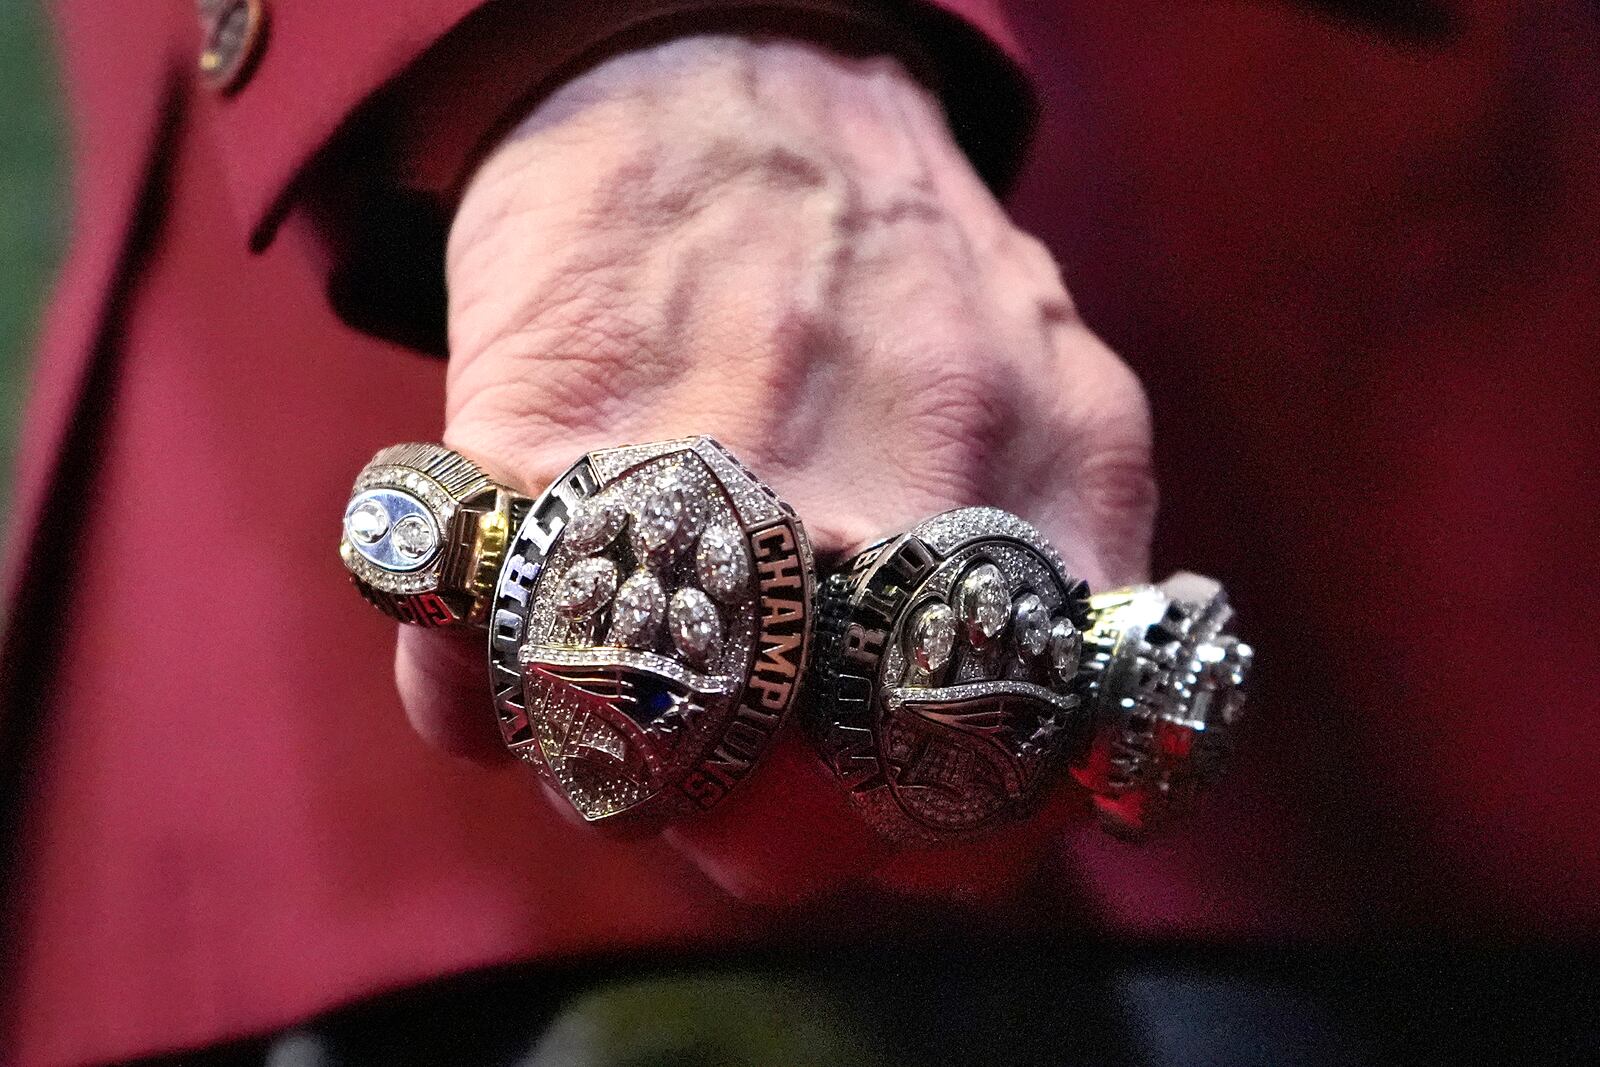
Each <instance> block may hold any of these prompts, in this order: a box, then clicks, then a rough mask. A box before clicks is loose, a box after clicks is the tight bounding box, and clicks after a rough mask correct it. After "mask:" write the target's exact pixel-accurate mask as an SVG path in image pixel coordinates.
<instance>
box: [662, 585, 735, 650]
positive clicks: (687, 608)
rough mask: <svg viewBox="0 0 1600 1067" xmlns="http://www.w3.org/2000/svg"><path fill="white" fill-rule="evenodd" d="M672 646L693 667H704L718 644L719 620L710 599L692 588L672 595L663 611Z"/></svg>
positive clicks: (720, 637) (719, 636)
mask: <svg viewBox="0 0 1600 1067" xmlns="http://www.w3.org/2000/svg"><path fill="white" fill-rule="evenodd" d="M667 619H668V624H669V628H670V629H671V631H672V643H673V644H674V645H677V646H678V651H679V652H681V653H682V654H683V657H684V658H685V659H687V660H688V661H689V662H690V663H692V664H694V665H695V666H696V667H703V666H705V665H706V664H707V663H708V662H709V661H710V659H711V656H712V654H713V653H714V652H716V650H717V647H718V646H719V645H720V644H721V643H722V619H721V617H720V616H718V615H717V606H716V605H715V604H713V603H712V602H711V598H710V597H708V596H706V595H705V594H704V593H702V592H701V591H700V590H698V589H695V588H693V587H689V588H685V589H680V590H678V591H677V592H676V593H673V594H672V604H671V606H670V607H669V608H668V609H667Z"/></svg>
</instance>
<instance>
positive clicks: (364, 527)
mask: <svg viewBox="0 0 1600 1067" xmlns="http://www.w3.org/2000/svg"><path fill="white" fill-rule="evenodd" d="M346 521H347V522H348V525H349V529H350V538H351V540H353V541H359V542H360V543H361V544H363V545H375V544H377V543H378V542H379V541H382V540H383V535H384V534H386V533H388V532H389V510H388V509H387V508H385V507H384V506H383V505H382V504H380V503H378V502H377V501H376V500H369V501H367V502H366V503H365V504H362V505H361V506H360V507H358V508H356V509H355V510H354V511H352V512H351V513H350V518H349V519H348V520H346Z"/></svg>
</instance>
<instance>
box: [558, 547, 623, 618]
mask: <svg viewBox="0 0 1600 1067" xmlns="http://www.w3.org/2000/svg"><path fill="white" fill-rule="evenodd" d="M616 589H617V565H616V564H615V563H612V562H611V561H610V560H609V559H606V558H604V557H603V556H599V557H595V558H593V559H580V560H579V561H578V562H576V563H574V564H573V565H572V566H571V567H569V568H568V569H567V573H566V577H564V578H563V579H562V580H561V585H560V586H559V587H558V588H557V589H556V598H555V599H556V610H557V611H559V612H561V614H563V615H565V616H566V617H567V618H569V619H586V618H588V617H589V616H590V615H593V614H594V613H595V612H597V611H599V610H600V609H601V608H603V607H604V606H605V604H606V601H608V600H610V599H611V594H612V593H614V592H616Z"/></svg>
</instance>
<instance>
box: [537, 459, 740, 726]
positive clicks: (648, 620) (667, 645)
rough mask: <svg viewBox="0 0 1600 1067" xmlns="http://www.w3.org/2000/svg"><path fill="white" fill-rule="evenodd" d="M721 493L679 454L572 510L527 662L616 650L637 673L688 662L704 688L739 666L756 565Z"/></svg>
mask: <svg viewBox="0 0 1600 1067" xmlns="http://www.w3.org/2000/svg"><path fill="white" fill-rule="evenodd" d="M715 485H716V483H715V481H714V480H713V479H712V478H711V477H710V476H709V472H708V471H707V470H706V468H705V466H704V465H703V464H701V463H699V461H698V460H697V459H696V457H695V456H694V455H692V454H691V455H683V454H681V453H680V454H678V455H676V456H668V457H664V458H662V459H659V460H656V461H654V462H650V463H646V464H645V465H644V466H643V467H642V468H637V469H635V470H634V471H632V472H630V473H629V474H627V475H626V476H624V477H621V478H619V479H618V480H616V481H614V482H613V483H612V484H610V485H608V486H607V487H606V488H604V489H602V490H601V491H600V492H598V493H597V494H596V495H594V496H591V497H589V498H588V499H587V500H585V501H583V503H582V504H580V505H579V506H577V507H576V508H574V509H573V512H572V514H571V515H570V517H569V519H568V522H567V525H566V528H565V530H564V532H563V533H562V536H561V539H560V541H558V542H557V545H556V547H555V549H554V550H553V551H552V554H551V558H550V563H549V567H548V571H547V574H546V578H545V581H547V582H549V583H550V584H549V586H548V588H549V589H550V590H551V591H550V593H549V594H548V595H547V596H539V597H538V598H537V599H536V605H535V610H534V612H533V617H534V619H535V626H534V627H530V641H529V645H528V647H527V648H525V649H524V660H530V659H535V660H536V659H548V658H549V656H550V654H551V653H552V651H553V650H556V649H561V648H567V649H578V650H583V652H584V656H585V658H586V659H588V660H589V661H596V659H597V658H598V659H611V660H617V656H616V653H615V652H614V651H613V650H621V649H628V650H631V651H632V652H634V653H636V655H635V656H634V657H632V658H631V659H630V660H629V662H630V663H632V664H634V665H638V664H640V663H650V664H654V666H653V667H652V668H651V669H652V670H655V671H657V672H658V673H662V674H663V675H672V674H675V672H674V671H672V670H671V668H672V667H673V666H674V665H676V664H682V665H683V667H685V668H687V669H688V672H689V673H688V674H687V675H686V676H685V677H687V678H688V679H690V680H691V681H693V682H694V683H695V684H696V686H697V687H699V686H701V685H702V684H703V683H705V682H706V681H707V680H708V679H711V678H718V679H722V680H723V681H724V682H725V681H726V679H727V677H731V676H732V674H733V672H735V671H736V670H737V669H738V668H740V667H742V666H743V665H744V662H745V660H746V657H747V656H748V655H750V653H751V651H752V650H751V648H750V647H749V645H750V643H751V641H753V636H751V635H752V634H753V631H754V625H753V624H754V620H755V616H754V603H755V595H754V594H755V589H754V583H753V581H752V578H753V574H754V564H753V562H752V560H751V556H750V548H749V544H748V542H747V540H746V538H745V536H744V533H743V531H742V530H741V529H740V528H739V527H738V526H737V516H736V515H735V514H734V513H733V511H732V509H730V508H729V506H728V504H727V502H726V501H725V500H724V499H723V498H721V497H720V496H719V495H718V494H717V493H716V492H715V491H714V486H715ZM541 604H543V605H546V606H545V607H541V606H540V605H541ZM542 613H543V614H542ZM540 620H543V624H542V625H541V624H540ZM541 631H542V634H543V636H540V632H541ZM618 662H620V661H618ZM692 714H693V709H692V707H688V708H686V707H682V706H674V707H673V708H670V709H667V710H666V711H663V713H662V714H661V715H660V716H658V718H657V719H656V720H655V721H654V722H652V723H650V724H648V725H649V727H650V728H652V729H658V730H662V731H665V732H669V733H670V732H672V730H673V729H675V728H676V727H677V726H680V725H682V724H681V723H680V722H678V721H677V720H678V719H683V718H684V716H686V715H692ZM674 715H676V717H677V718H676V719H673V716H674ZM669 719H670V720H672V721H669Z"/></svg>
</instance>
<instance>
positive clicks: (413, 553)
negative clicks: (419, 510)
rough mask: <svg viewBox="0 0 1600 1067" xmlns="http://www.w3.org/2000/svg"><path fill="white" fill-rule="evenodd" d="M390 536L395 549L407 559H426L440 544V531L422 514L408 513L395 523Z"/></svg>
mask: <svg viewBox="0 0 1600 1067" xmlns="http://www.w3.org/2000/svg"><path fill="white" fill-rule="evenodd" d="M390 537H391V540H392V541H393V543H394V548H395V551H396V552H398V553H399V554H400V556H401V558H402V559H407V560H419V559H425V558H426V557H427V556H428V554H429V553H430V552H432V551H433V550H434V549H435V548H437V547H438V545H439V533H438V531H437V530H435V529H434V528H433V523H431V522H429V521H428V520H427V519H425V518H423V517H422V516H421V515H407V516H406V517H405V518H403V519H401V520H400V521H399V522H397V523H395V524H394V533H393V534H391V535H390Z"/></svg>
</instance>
